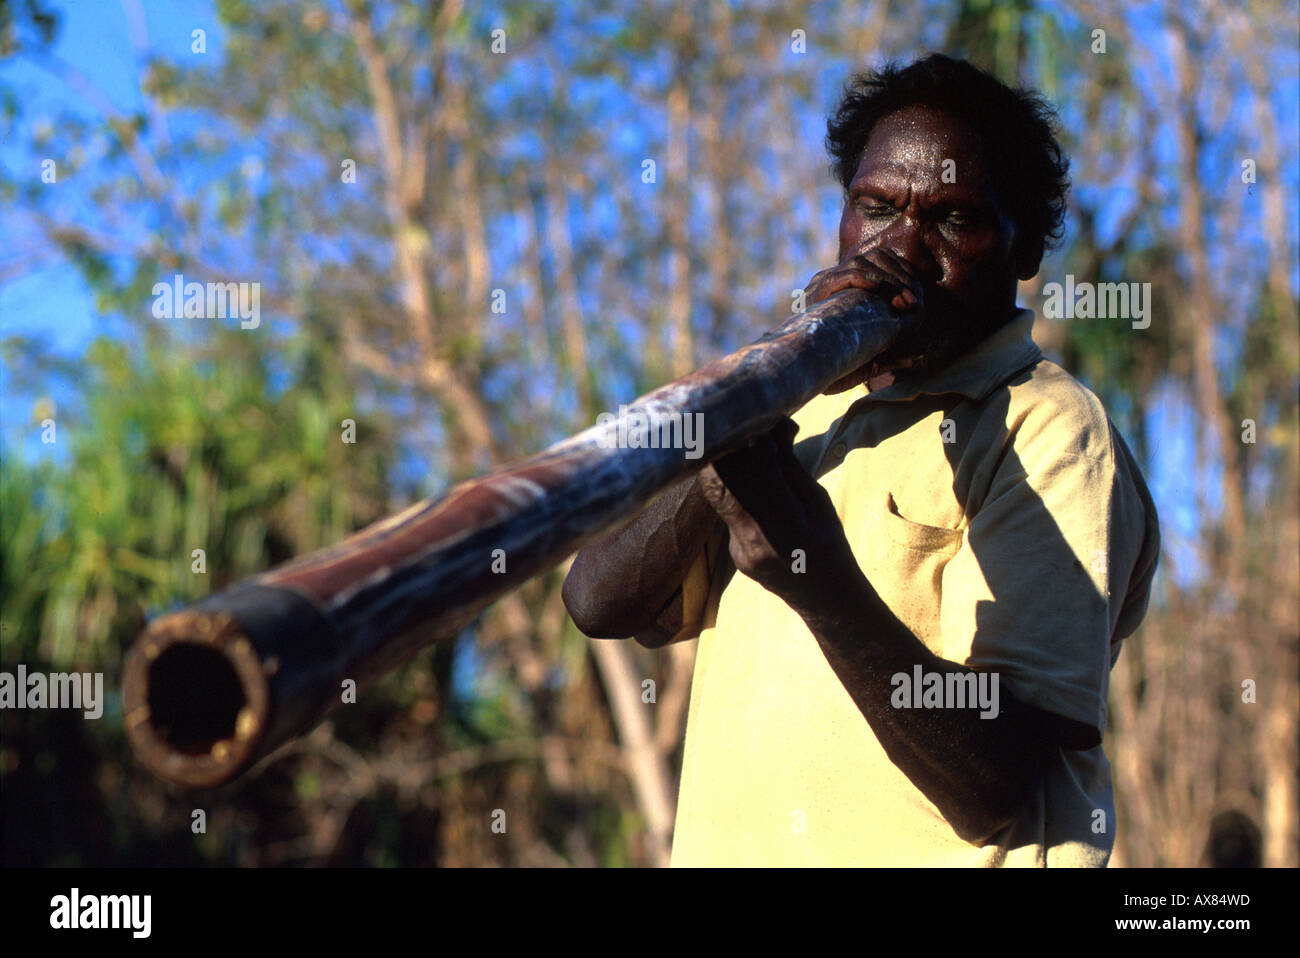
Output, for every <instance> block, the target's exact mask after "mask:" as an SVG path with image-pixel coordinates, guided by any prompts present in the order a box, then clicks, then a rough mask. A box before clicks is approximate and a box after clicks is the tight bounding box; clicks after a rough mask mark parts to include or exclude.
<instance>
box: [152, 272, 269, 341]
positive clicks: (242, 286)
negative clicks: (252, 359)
mask: <svg viewBox="0 0 1300 958" xmlns="http://www.w3.org/2000/svg"><path fill="white" fill-rule="evenodd" d="M151 292H152V293H153V315H154V318H155V319H230V318H232V317H235V316H238V317H239V320H240V322H239V326H240V328H241V329H257V327H258V326H259V325H261V322H262V284H261V283H196V282H189V283H187V282H186V281H185V276H184V275H183V274H181V273H177V274H176V275H175V276H173V277H172V281H171V282H170V283H154V284H153V289H152V290H151Z"/></svg>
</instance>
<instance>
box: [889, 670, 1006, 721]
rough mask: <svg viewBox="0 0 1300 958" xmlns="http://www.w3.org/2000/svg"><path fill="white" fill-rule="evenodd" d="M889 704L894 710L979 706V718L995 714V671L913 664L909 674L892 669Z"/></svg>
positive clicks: (996, 698) (991, 716) (996, 704)
mask: <svg viewBox="0 0 1300 958" xmlns="http://www.w3.org/2000/svg"><path fill="white" fill-rule="evenodd" d="M889 684H890V685H892V686H894V691H893V694H891V695H890V696H889V704H890V705H892V706H893V707H894V708H896V709H967V708H978V709H980V710H981V711H980V718H983V719H991V718H997V717H998V673H996V672H926V671H925V670H923V669H922V668H921V666H919V665H914V666H912V674H911V675H908V674H907V673H906V672H895V673H894V674H893V675H891V676H890V677H889Z"/></svg>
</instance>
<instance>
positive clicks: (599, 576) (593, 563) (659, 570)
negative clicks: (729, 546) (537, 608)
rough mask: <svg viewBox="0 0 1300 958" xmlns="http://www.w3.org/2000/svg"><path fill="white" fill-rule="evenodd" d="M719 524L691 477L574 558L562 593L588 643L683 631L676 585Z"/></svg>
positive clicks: (652, 638)
mask: <svg viewBox="0 0 1300 958" xmlns="http://www.w3.org/2000/svg"><path fill="white" fill-rule="evenodd" d="M721 524H722V520H721V519H719V518H718V514H717V513H716V512H715V511H714V510H713V507H712V506H710V505H709V502H708V500H707V499H706V498H705V497H704V494H703V492H702V491H701V490H700V487H699V477H698V476H691V477H690V478H688V479H684V480H682V481H681V482H679V483H677V484H676V485H674V486H670V487H669V488H668V489H667V490H666V491H665V492H664V493H663V494H662V495H660V496H659V497H658V498H657V499H655V500H654V502H652V503H651V504H650V505H649V506H648V507H646V509H645V510H644V511H643V512H642V513H641V514H640V515H639V516H637V517H636V518H635V519H634V520H632V522H631V523H629V524H628V525H627V526H625V527H624V528H622V529H620V530H619V531H617V532H614V533H612V534H610V535H607V536H605V537H603V538H601V539H598V540H596V541H595V542H593V543H592V544H591V545H589V546H587V547H586V548H585V549H583V550H582V551H581V552H579V553H578V555H577V558H575V559H574V560H573V567H572V568H571V569H570V570H569V574H568V576H567V577H566V578H565V580H564V587H563V589H562V590H561V595H562V597H563V599H564V606H565V608H566V609H568V610H569V615H571V616H572V617H573V621H574V623H575V624H576V625H577V626H578V628H579V629H580V630H581V631H582V632H583V633H584V634H586V635H588V636H590V637H591V638H601V639H622V638H627V637H629V636H636V638H637V641H638V642H640V643H641V644H642V645H645V646H647V647H649V648H657V647H659V646H661V645H665V644H667V643H668V642H669V640H671V639H672V638H673V636H674V635H676V634H677V632H678V631H679V630H680V629H681V627H682V624H683V623H682V581H683V580H684V579H685V577H686V573H687V571H688V570H689V569H690V568H691V565H692V564H693V563H694V561H695V559H696V558H697V557H698V556H699V555H700V553H701V552H703V551H704V547H705V544H706V542H707V541H708V539H709V536H710V535H712V534H713V532H714V530H716V529H718V528H719V526H720V525H721Z"/></svg>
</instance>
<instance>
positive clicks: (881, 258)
mask: <svg viewBox="0 0 1300 958" xmlns="http://www.w3.org/2000/svg"><path fill="white" fill-rule="evenodd" d="M844 289H861V290H866V291H867V292H869V293H876V294H878V295H880V296H882V297H883V298H885V299H887V300H888V301H889V304H890V305H891V306H893V307H894V308H895V309H897V310H900V311H910V310H914V309H920V308H922V307H923V306H924V305H925V293H924V292H923V290H922V287H921V279H920V277H919V276H918V275H917V272H916V270H915V269H914V268H913V267H912V265H911V264H910V263H908V262H907V261H906V260H905V259H903V258H902V257H900V256H898V255H896V254H894V253H892V252H890V251H889V250H887V249H883V248H881V247H876V248H875V249H870V250H867V251H866V252H865V253H861V254H859V255H857V256H853V257H850V258H849V259H846V260H845V261H844V262H842V263H839V264H837V265H835V266H832V267H830V268H829V269H824V270H822V271H821V272H820V273H817V274H815V275H814V276H813V278H812V279H810V280H809V281H808V285H807V286H806V287H805V288H804V294H805V296H804V298H805V301H806V303H807V305H809V306H812V305H814V304H816V303H820V302H822V301H823V300H825V299H829V298H830V297H831V296H833V295H834V294H836V293H838V292H839V291H840V290H844Z"/></svg>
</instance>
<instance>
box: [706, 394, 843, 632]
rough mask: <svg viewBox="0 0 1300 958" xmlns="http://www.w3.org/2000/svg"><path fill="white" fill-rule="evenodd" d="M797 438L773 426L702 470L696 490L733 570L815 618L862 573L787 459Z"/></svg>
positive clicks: (810, 481) (810, 485)
mask: <svg viewBox="0 0 1300 958" xmlns="http://www.w3.org/2000/svg"><path fill="white" fill-rule="evenodd" d="M797 432H798V427H797V426H796V425H795V424H794V422H793V421H792V420H790V419H785V420H783V421H781V422H780V423H778V424H777V425H776V426H775V427H774V428H773V429H772V430H771V431H770V432H768V433H767V434H765V435H764V436H762V437H761V438H759V439H758V440H757V441H756V442H754V443H753V444H752V445H750V446H748V447H746V448H744V449H738V450H736V451H735V452H733V453H730V454H729V455H726V456H724V457H722V458H721V459H719V460H718V461H717V462H715V463H714V464H713V465H711V466H706V467H705V468H704V470H703V471H702V472H701V473H700V489H701V491H702V492H703V493H704V496H705V498H706V499H707V500H708V501H709V504H710V505H712V506H713V508H714V509H715V510H717V513H718V515H719V516H721V517H722V520H723V522H725V523H726V524H727V529H728V531H729V532H730V540H731V544H730V550H731V558H732V560H733V561H734V562H735V564H736V569H737V570H738V571H740V572H743V573H744V574H745V575H747V576H749V577H750V578H751V579H753V580H754V581H756V582H758V583H759V584H760V585H762V586H763V587H764V588H765V589H767V590H768V591H770V592H772V593H774V594H775V595H777V596H779V597H781V598H782V599H784V600H785V602H786V603H787V604H788V605H789V606H790V607H791V608H792V609H794V610H795V611H796V612H798V613H799V614H800V615H804V616H809V615H812V616H816V617H820V616H821V615H823V614H825V612H826V610H827V608H828V607H829V606H830V605H831V600H832V599H833V598H834V597H835V596H839V595H844V594H846V593H848V594H851V590H848V589H846V586H847V585H848V584H849V582H850V581H851V580H853V579H854V578H855V577H856V578H858V579H861V578H862V571H861V569H860V568H859V567H858V564H857V560H856V559H854V557H853V551H852V549H851V548H850V546H849V542H848V539H847V538H846V537H845V535H844V527H843V525H842V524H841V523H840V520H839V516H837V515H836V514H835V507H834V506H833V505H832V503H831V499H830V496H829V495H828V494H827V493H826V490H825V489H823V488H822V487H821V486H820V485H819V484H818V483H817V480H815V479H814V478H813V477H812V476H810V475H809V474H808V472H807V470H805V469H804V468H803V466H801V465H800V464H799V460H798V459H796V458H795V455H794V448H793V445H792V443H793V441H794V437H795V434H796V433H797Z"/></svg>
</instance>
